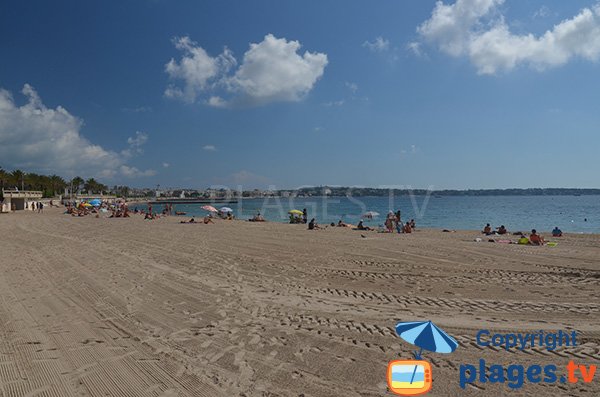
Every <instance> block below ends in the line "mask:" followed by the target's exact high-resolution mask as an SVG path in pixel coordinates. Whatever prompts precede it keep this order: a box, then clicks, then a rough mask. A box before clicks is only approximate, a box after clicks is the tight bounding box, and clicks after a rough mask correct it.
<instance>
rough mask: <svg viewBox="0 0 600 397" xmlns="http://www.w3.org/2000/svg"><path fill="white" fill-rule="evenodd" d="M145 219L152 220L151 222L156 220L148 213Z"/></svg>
mask: <svg viewBox="0 0 600 397" xmlns="http://www.w3.org/2000/svg"><path fill="white" fill-rule="evenodd" d="M111 218H112V215H111ZM144 219H150V220H152V219H154V218H152V215H150V213H149V212H146V215H145V216H144Z"/></svg>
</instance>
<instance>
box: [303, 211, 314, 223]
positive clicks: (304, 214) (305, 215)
mask: <svg viewBox="0 0 600 397" xmlns="http://www.w3.org/2000/svg"><path fill="white" fill-rule="evenodd" d="M307 220H308V212H307V211H306V208H305V209H303V210H302V223H304V224H305V225H306V221H307ZM313 220H314V218H313Z"/></svg>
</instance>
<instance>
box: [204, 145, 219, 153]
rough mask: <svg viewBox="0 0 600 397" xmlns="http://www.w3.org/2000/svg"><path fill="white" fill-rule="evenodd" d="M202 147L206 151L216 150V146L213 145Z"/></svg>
mask: <svg viewBox="0 0 600 397" xmlns="http://www.w3.org/2000/svg"><path fill="white" fill-rule="evenodd" d="M202 149H204V150H206V151H207V152H216V151H217V148H216V147H215V145H205V146H203V147H202Z"/></svg>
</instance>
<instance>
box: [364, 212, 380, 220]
mask: <svg viewBox="0 0 600 397" xmlns="http://www.w3.org/2000/svg"><path fill="white" fill-rule="evenodd" d="M378 215H379V212H375V211H367V212H365V213H364V214H363V218H369V219H370V218H374V217H376V216H378Z"/></svg>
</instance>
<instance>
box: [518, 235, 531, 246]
mask: <svg viewBox="0 0 600 397" xmlns="http://www.w3.org/2000/svg"><path fill="white" fill-rule="evenodd" d="M517 244H520V245H528V244H530V242H529V239H528V238H527V236H525V235H524V234H521V237H519V240H518V241H517Z"/></svg>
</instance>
